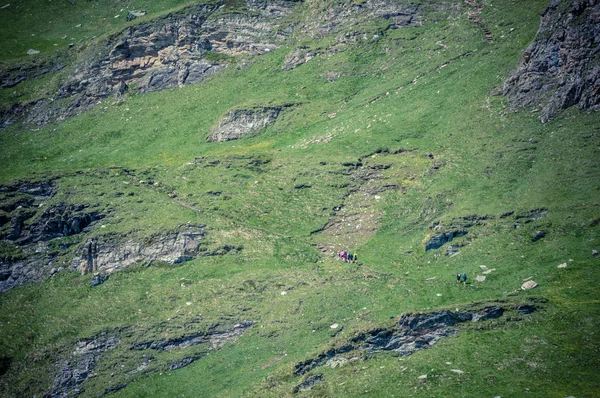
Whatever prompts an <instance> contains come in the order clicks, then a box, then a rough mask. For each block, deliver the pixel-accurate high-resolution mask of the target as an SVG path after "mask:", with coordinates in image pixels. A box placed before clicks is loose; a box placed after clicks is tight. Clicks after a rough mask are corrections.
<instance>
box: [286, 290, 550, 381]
mask: <svg viewBox="0 0 600 398" xmlns="http://www.w3.org/2000/svg"><path fill="white" fill-rule="evenodd" d="M532 300H534V301H535V299H532ZM522 308H524V305H520V304H494V305H488V306H485V307H483V308H480V309H476V310H469V309H466V310H463V311H450V310H441V311H437V312H428V313H414V314H410V313H409V314H405V315H402V316H401V317H400V319H399V321H398V322H397V323H396V324H395V325H394V326H392V327H390V328H378V329H373V330H370V331H368V332H364V333H358V334H357V335H356V336H354V337H353V338H352V339H350V341H349V342H348V343H346V344H344V345H342V346H340V347H339V348H332V349H329V350H327V351H325V352H323V353H321V354H319V355H318V356H317V357H315V358H309V359H307V360H305V361H303V362H298V363H297V364H296V365H295V369H294V375H295V376H302V375H304V374H306V373H308V372H310V371H311V370H313V369H315V368H317V367H319V366H323V365H326V364H328V363H329V364H332V363H336V364H337V363H339V364H343V363H345V362H348V359H347V357H352V358H356V356H358V355H364V354H367V355H368V354H373V353H377V352H382V351H391V352H395V353H396V354H397V355H401V356H407V355H411V354H412V353H413V352H415V351H417V350H419V349H426V348H431V347H433V346H434V345H435V344H437V342H438V341H439V340H440V339H442V338H444V337H448V336H452V335H454V334H456V333H459V330H458V329H455V328H452V326H454V325H457V324H459V323H464V322H482V321H487V320H490V319H496V318H500V317H502V316H503V315H504V313H505V311H509V310H511V311H516V312H518V313H519V314H530V313H532V312H533V311H535V310H536V309H538V307H537V306H536V305H527V311H524V310H522ZM332 367H335V366H332Z"/></svg>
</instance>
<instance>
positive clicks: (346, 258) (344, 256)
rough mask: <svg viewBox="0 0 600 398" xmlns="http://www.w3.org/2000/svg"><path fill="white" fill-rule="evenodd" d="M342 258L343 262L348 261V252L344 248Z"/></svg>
mask: <svg viewBox="0 0 600 398" xmlns="http://www.w3.org/2000/svg"><path fill="white" fill-rule="evenodd" d="M342 258H343V259H344V261H345V262H348V252H347V251H346V250H344V252H343V253H342Z"/></svg>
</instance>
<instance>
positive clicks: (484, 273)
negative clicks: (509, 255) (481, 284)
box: [482, 268, 496, 275]
mask: <svg viewBox="0 0 600 398" xmlns="http://www.w3.org/2000/svg"><path fill="white" fill-rule="evenodd" d="M493 271H496V268H492V269H488V270H487V271H483V272H482V274H483V275H489V274H491V273H492V272H493Z"/></svg>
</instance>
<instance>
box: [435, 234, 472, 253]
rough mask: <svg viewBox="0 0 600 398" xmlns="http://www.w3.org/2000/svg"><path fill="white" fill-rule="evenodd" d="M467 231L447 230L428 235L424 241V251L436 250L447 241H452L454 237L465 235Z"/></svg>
mask: <svg viewBox="0 0 600 398" xmlns="http://www.w3.org/2000/svg"><path fill="white" fill-rule="evenodd" d="M467 233H468V231H465V230H458V231H448V232H442V233H440V234H436V235H433V236H430V237H429V238H427V239H426V241H425V251H429V250H436V249H439V248H440V247H442V246H444V245H445V244H446V243H448V242H452V240H454V238H458V237H460V236H465V235H466V234H467Z"/></svg>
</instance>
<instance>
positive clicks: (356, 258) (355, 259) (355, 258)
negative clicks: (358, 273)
mask: <svg viewBox="0 0 600 398" xmlns="http://www.w3.org/2000/svg"><path fill="white" fill-rule="evenodd" d="M354 262H355V263H356V262H358V255H356V254H355V255H354Z"/></svg>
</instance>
